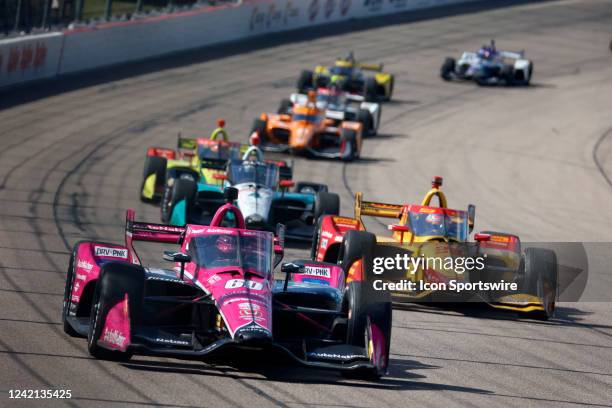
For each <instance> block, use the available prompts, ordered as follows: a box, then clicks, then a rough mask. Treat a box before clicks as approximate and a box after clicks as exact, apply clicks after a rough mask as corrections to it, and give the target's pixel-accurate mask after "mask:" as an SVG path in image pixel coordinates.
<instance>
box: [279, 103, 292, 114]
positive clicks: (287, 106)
mask: <svg viewBox="0 0 612 408" xmlns="http://www.w3.org/2000/svg"><path fill="white" fill-rule="evenodd" d="M291 108H293V102H291V100H290V99H283V100H282V101H281V103H280V105H279V107H278V112H277V113H278V114H279V115H284V114H289V113H290V112H291Z"/></svg>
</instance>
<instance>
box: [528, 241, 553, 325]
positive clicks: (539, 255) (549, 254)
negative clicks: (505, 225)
mask: <svg viewBox="0 0 612 408" xmlns="http://www.w3.org/2000/svg"><path fill="white" fill-rule="evenodd" d="M524 264H525V266H524V268H525V270H524V277H523V278H524V280H523V288H524V290H525V292H526V293H528V294H530V295H534V296H538V297H539V298H540V299H542V300H543V302H544V310H543V311H539V312H533V313H531V316H532V317H534V318H535V319H538V320H548V319H550V318H552V317H553V316H554V312H555V304H556V300H557V282H558V277H557V273H558V272H557V255H556V254H555V252H554V251H552V250H550V249H544V248H527V249H525V263H524Z"/></svg>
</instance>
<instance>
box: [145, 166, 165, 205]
mask: <svg viewBox="0 0 612 408" xmlns="http://www.w3.org/2000/svg"><path fill="white" fill-rule="evenodd" d="M167 162H168V160H167V159H166V158H165V157H157V156H147V158H146V159H145V164H144V171H143V176H142V183H141V185H140V200H141V201H143V202H145V203H155V202H157V201H159V199H160V196H159V195H156V194H155V191H157V189H161V187H162V186H163V185H164V181H165V178H166V165H167ZM152 175H155V186H154V190H153V195H152V196H151V197H146V196H145V195H144V189H145V184H146V182H147V179H148V178H149V177H150V176H152Z"/></svg>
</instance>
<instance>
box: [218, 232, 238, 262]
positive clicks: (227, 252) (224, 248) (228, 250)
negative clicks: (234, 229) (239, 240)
mask: <svg viewBox="0 0 612 408" xmlns="http://www.w3.org/2000/svg"><path fill="white" fill-rule="evenodd" d="M215 247H216V248H217V250H218V251H219V254H221V255H224V256H225V257H230V256H232V255H233V254H235V253H236V237H234V236H232V235H220V236H219V237H218V238H217V240H216V242H215Z"/></svg>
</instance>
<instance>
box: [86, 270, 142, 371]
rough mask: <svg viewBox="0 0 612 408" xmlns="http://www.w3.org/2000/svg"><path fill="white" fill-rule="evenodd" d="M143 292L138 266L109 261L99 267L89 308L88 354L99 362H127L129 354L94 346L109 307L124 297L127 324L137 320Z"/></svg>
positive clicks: (130, 354)
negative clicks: (126, 298)
mask: <svg viewBox="0 0 612 408" xmlns="http://www.w3.org/2000/svg"><path fill="white" fill-rule="evenodd" d="M143 289H144V269H143V268H142V267H141V266H138V265H132V264H127V263H120V262H109V263H107V264H105V265H104V266H103V267H102V270H101V271H100V278H99V280H98V282H97V283H96V289H95V291H94V296H93V301H92V306H91V323H90V326H89V333H88V336H87V349H88V351H89V354H91V355H92V356H93V357H95V358H97V359H101V360H110V361H127V360H129V359H130V358H131V357H132V355H133V353H132V352H131V351H130V350H129V349H128V350H126V351H125V352H121V351H115V350H108V349H106V348H104V347H101V346H99V345H98V344H97V342H98V340H99V339H100V337H101V335H102V329H103V328H104V324H105V321H106V316H107V315H108V312H109V311H110V310H111V308H112V307H113V306H115V305H116V304H117V303H118V302H121V301H122V300H123V299H124V296H125V294H127V295H128V305H129V309H130V322H131V325H133V324H134V322H136V321H138V312H139V311H138V310H137V305H140V303H141V302H142V296H143Z"/></svg>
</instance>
